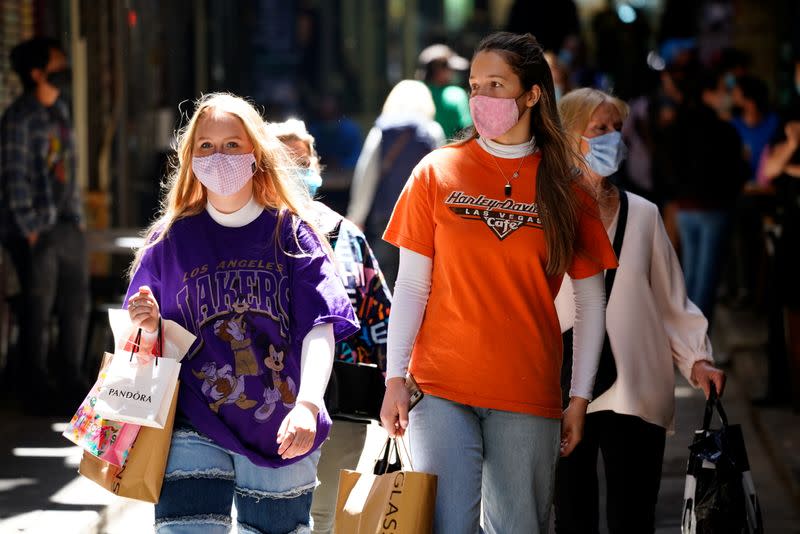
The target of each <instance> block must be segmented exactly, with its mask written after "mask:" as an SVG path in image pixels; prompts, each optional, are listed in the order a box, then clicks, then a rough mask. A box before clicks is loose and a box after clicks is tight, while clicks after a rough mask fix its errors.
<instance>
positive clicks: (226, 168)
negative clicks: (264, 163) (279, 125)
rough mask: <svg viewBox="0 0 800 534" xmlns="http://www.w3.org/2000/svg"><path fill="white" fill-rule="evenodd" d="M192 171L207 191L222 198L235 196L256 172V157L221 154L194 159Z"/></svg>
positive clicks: (216, 153) (250, 154)
mask: <svg viewBox="0 0 800 534" xmlns="http://www.w3.org/2000/svg"><path fill="white" fill-rule="evenodd" d="M192 170H193V171H194V174H195V176H197V179H198V180H200V182H201V183H202V184H203V185H204V186H206V189H208V190H209V191H211V192H213V193H216V194H218V195H220V196H223V197H227V196H231V195H235V194H236V193H238V192H239V191H241V190H242V188H243V187H244V186H245V185H247V182H248V181H249V180H250V179H251V178H252V177H253V174H254V173H255V172H256V157H255V156H254V155H253V153H252V152H250V153H249V154H220V153H219V152H215V153H214V154H211V155H210V156H202V157H193V158H192Z"/></svg>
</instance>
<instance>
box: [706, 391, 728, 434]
mask: <svg viewBox="0 0 800 534" xmlns="http://www.w3.org/2000/svg"><path fill="white" fill-rule="evenodd" d="M710 386H711V387H710V390H709V392H708V399H707V400H706V411H705V414H704V415H703V431H704V432H707V431H708V430H709V429H710V428H711V416H712V415H713V413H714V407H716V408H717V413H718V414H719V419H720V421H722V426H723V427H726V426H728V415H727V414H726V413H725V409H724V408H723V407H722V401H721V400H719V395H717V387H716V386H715V385H714V383H713V382H712V383H711V384H710Z"/></svg>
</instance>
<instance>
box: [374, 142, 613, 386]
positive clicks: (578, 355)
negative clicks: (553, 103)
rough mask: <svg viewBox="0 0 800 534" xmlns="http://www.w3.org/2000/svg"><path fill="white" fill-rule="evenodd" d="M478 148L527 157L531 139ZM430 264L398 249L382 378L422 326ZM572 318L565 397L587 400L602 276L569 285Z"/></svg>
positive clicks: (398, 372)
mask: <svg viewBox="0 0 800 534" xmlns="http://www.w3.org/2000/svg"><path fill="white" fill-rule="evenodd" d="M478 144H479V145H480V146H481V147H482V148H483V149H484V150H486V151H487V152H489V153H490V154H492V155H494V156H495V157H498V158H520V157H523V156H525V155H526V154H529V153H530V152H531V150H532V147H533V146H534V142H533V139H532V140H531V141H530V142H528V143H523V144H520V145H511V146H509V145H500V144H498V143H494V142H493V141H490V140H489V141H484V140H483V139H481V138H479V139H478ZM432 271H433V261H432V259H431V258H429V257H427V256H424V255H422V254H418V253H416V252H414V251H411V250H408V249H405V248H401V249H400V264H399V268H398V274H397V281H396V283H395V287H394V298H393V301H392V320H391V321H390V322H389V334H388V340H387V355H386V359H387V373H386V379H387V380H388V379H390V378H396V377H404V376H405V375H406V372H407V370H408V365H409V361H410V358H411V351H412V348H413V346H414V341H415V340H416V337H417V334H418V332H419V329H420V326H421V324H422V318H423V316H424V314H425V308H426V306H427V303H428V296H429V295H430V289H431V275H432ZM573 285H574V300H575V302H574V309H575V310H576V311H577V314H576V317H575V328H574V338H573V339H574V343H573V354H574V358H573V369H572V371H573V372H572V385H571V387H570V396H571V397H582V398H585V399H589V400H591V398H592V397H591V392H592V388H593V386H594V377H595V374H596V373H597V366H598V362H599V358H600V351H601V350H602V346H603V339H604V337H605V287H604V283H603V273H598V274H596V275H594V276H591V277H588V278H585V279H581V280H575V281H574V284H573Z"/></svg>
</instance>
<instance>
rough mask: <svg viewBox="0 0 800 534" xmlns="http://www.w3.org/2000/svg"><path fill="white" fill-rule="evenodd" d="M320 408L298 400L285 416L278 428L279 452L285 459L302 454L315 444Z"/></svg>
mask: <svg viewBox="0 0 800 534" xmlns="http://www.w3.org/2000/svg"><path fill="white" fill-rule="evenodd" d="M318 411H319V409H318V408H317V407H316V406H314V405H313V404H312V403H310V402H305V401H300V402H298V403H297V404H296V405H295V407H294V408H292V411H290V412H289V413H288V414H286V417H284V418H283V422H282V423H281V427H280V429H278V445H280V447H278V454H280V456H281V458H283V459H284V460H288V459H290V458H295V457H296V456H302V455H304V454H305V453H307V452H308V451H310V450H311V447H313V446H314V438H316V437H317V413H318Z"/></svg>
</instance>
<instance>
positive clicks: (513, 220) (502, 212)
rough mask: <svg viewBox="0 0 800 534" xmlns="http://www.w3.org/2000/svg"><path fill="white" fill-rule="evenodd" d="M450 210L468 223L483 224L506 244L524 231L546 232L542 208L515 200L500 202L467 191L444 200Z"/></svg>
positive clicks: (452, 194)
mask: <svg viewBox="0 0 800 534" xmlns="http://www.w3.org/2000/svg"><path fill="white" fill-rule="evenodd" d="M444 203H445V204H446V205H447V207H448V208H449V209H450V211H452V212H453V213H455V214H456V215H458V216H459V217H461V218H462V219H466V220H473V221H483V223H484V224H486V226H488V227H489V229H490V230H491V231H492V232H493V233H494V235H496V236H497V238H498V239H499V240H500V241H502V240H504V239H505V238H507V237H508V236H510V235H511V234H513V233H514V232H516V231H517V230H519V229H520V228H538V229H539V230H541V229H542V220H541V218H540V217H539V206H538V204H537V203H536V202H531V203H530V204H527V203H525V202H516V201H515V200H514V199H513V198H506V199H504V200H497V199H494V198H490V197H487V196H485V195H478V196H472V195H468V194H466V193H464V192H463V191H453V192H452V193H450V196H448V197H447V199H446V200H445V201H444Z"/></svg>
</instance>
